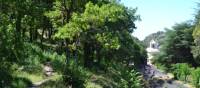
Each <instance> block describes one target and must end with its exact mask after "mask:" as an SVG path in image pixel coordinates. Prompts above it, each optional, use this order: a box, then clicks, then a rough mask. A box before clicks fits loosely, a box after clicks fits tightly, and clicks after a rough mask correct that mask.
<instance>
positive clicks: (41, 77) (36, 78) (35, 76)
mask: <svg viewBox="0 0 200 88" xmlns="http://www.w3.org/2000/svg"><path fill="white" fill-rule="evenodd" d="M14 74H15V76H16V77H20V78H26V79H28V80H30V81H31V82H32V83H35V82H39V81H42V80H44V79H46V77H45V76H44V75H43V74H42V73H40V74H39V73H37V74H30V73H28V72H24V71H18V72H15V73H14ZM59 78H61V75H60V74H58V73H54V75H53V76H51V77H50V80H57V79H59Z"/></svg>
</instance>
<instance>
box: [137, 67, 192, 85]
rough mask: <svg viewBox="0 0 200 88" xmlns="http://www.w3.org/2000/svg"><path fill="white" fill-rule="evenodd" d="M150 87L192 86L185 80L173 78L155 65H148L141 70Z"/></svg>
mask: <svg viewBox="0 0 200 88" xmlns="http://www.w3.org/2000/svg"><path fill="white" fill-rule="evenodd" d="M141 72H142V74H143V76H144V78H145V80H147V81H148V85H149V87H150V88H191V87H189V85H187V84H184V83H183V82H180V81H176V80H173V77H172V76H171V75H169V74H167V73H165V72H161V71H160V70H159V69H157V68H155V67H154V66H153V65H147V66H145V68H143V69H142V70H141Z"/></svg>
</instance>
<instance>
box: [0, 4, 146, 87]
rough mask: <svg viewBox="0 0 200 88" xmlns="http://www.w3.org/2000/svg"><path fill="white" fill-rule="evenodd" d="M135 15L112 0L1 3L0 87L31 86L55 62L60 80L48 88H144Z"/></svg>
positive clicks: (143, 59)
mask: <svg viewBox="0 0 200 88" xmlns="http://www.w3.org/2000/svg"><path fill="white" fill-rule="evenodd" d="M135 13H136V9H131V8H127V7H125V6H124V5H122V4H120V3H119V1H114V0H113V1H112V0H1V1H0V46H1V47H0V69H1V70H0V75H1V77H0V87H1V88H4V87H6V88H9V87H11V88H27V87H28V86H31V84H32V83H33V82H35V81H37V79H36V78H38V77H41V78H42V77H43V71H42V70H43V67H44V65H45V63H46V62H51V65H52V67H53V69H54V71H55V73H56V74H58V75H61V76H59V77H56V78H54V80H51V81H49V82H47V83H44V84H43V85H41V86H42V87H45V88H46V87H47V88H48V87H51V88H52V87H59V88H65V87H69V86H72V87H74V88H82V87H87V88H98V87H100V88H101V87H111V88H113V87H114V88H122V87H123V88H141V86H142V83H141V81H142V80H141V79H142V78H141V77H140V75H139V74H138V72H137V69H138V68H140V67H141V65H143V64H145V63H146V61H145V59H146V51H145V49H144V46H142V43H141V42H140V41H139V40H138V39H137V38H134V37H133V36H131V34H132V32H133V31H134V29H135V28H136V26H135V23H134V22H135V21H137V20H139V16H138V15H136V14H135ZM130 64H134V66H133V65H130ZM38 79H39V78H38ZM139 79H140V80H139ZM34 80H35V81H34Z"/></svg>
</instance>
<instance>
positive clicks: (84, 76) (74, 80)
mask: <svg viewBox="0 0 200 88" xmlns="http://www.w3.org/2000/svg"><path fill="white" fill-rule="evenodd" d="M90 75H91V73H90V72H89V71H87V69H85V68H83V67H81V66H77V65H76V64H75V63H74V62H73V61H71V63H70V64H69V65H67V67H66V68H65V70H64V73H63V80H64V82H65V84H66V85H69V86H70V85H71V86H72V87H75V88H82V87H84V84H85V82H86V81H87V80H88V79H89V77H90Z"/></svg>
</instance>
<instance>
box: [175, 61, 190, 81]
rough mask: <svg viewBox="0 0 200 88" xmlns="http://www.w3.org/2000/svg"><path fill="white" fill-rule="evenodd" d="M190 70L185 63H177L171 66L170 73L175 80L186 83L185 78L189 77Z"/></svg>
mask: <svg viewBox="0 0 200 88" xmlns="http://www.w3.org/2000/svg"><path fill="white" fill-rule="evenodd" d="M190 71H191V68H190V66H189V65H188V64H186V63H178V64H175V65H172V72H173V74H174V76H175V78H177V79H180V80H184V81H185V82H186V81H187V77H188V76H189V75H190V73H191V72H190Z"/></svg>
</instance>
